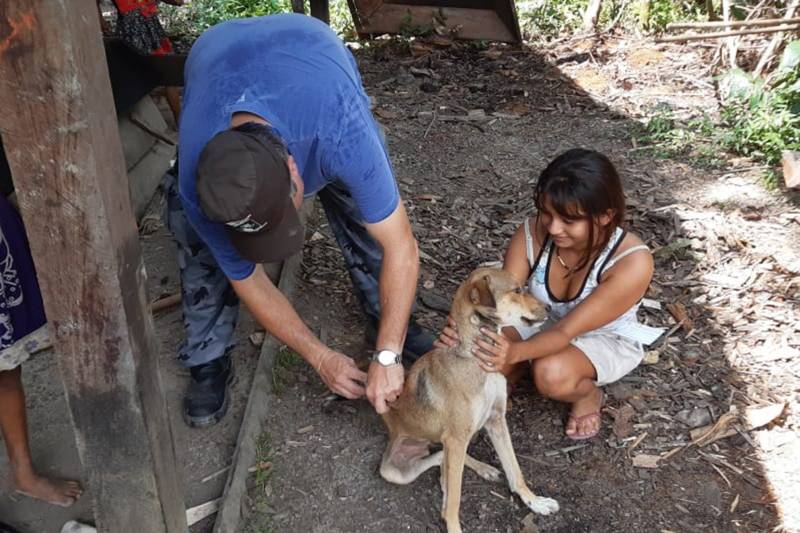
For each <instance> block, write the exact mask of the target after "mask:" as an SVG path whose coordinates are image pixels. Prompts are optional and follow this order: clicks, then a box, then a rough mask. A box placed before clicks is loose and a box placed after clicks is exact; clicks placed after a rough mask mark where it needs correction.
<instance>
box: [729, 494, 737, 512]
mask: <svg viewBox="0 0 800 533" xmlns="http://www.w3.org/2000/svg"><path fill="white" fill-rule="evenodd" d="M738 506H739V495H738V494H737V495H736V497H735V498H734V499H733V502H731V510H730V512H731V514H733V513H734V511H736V507H738Z"/></svg>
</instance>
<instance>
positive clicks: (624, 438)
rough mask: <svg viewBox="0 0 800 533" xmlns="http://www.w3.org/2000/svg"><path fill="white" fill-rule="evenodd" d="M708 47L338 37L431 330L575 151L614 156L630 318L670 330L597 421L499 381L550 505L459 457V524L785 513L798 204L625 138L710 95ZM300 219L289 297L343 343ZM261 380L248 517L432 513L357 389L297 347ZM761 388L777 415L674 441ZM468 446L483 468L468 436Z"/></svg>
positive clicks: (429, 482)
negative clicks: (570, 421) (621, 191)
mask: <svg viewBox="0 0 800 533" xmlns="http://www.w3.org/2000/svg"><path fill="white" fill-rule="evenodd" d="M709 54H710V52H708V51H706V50H705V49H702V48H687V47H683V48H679V47H673V48H669V47H660V48H656V47H655V46H654V45H652V44H651V43H646V42H632V41H625V40H621V39H620V40H616V39H613V40H611V39H610V40H608V41H607V42H596V41H579V40H578V41H563V42H561V43H557V44H556V45H554V46H553V47H551V48H549V49H548V50H546V51H537V50H528V49H526V50H522V51H520V50H515V49H509V48H504V47H492V48H489V49H484V48H481V47H476V46H473V45H466V46H445V47H436V46H433V45H429V44H428V45H426V44H424V43H422V44H421V43H418V42H416V43H413V44H412V45H411V46H410V48H409V47H408V46H407V45H402V44H397V43H394V44H390V43H383V44H381V43H376V44H373V45H370V46H367V47H365V48H362V49H360V50H357V51H356V55H357V57H358V59H359V62H360V66H361V70H362V75H363V78H364V83H365V86H366V87H367V91H368V93H369V94H370V95H371V96H372V97H373V99H374V112H375V114H376V116H377V117H378V118H379V120H380V121H381V122H382V123H383V124H384V125H385V126H386V127H387V129H388V132H387V138H388V143H389V147H390V153H391V156H392V160H393V163H394V165H395V170H396V173H397V177H398V181H399V184H400V188H401V190H402V193H403V196H404V199H405V201H406V205H407V208H408V210H409V213H410V216H411V219H412V221H413V224H414V230H415V233H416V235H417V237H418V240H419V243H420V247H421V252H422V276H421V281H420V295H421V300H422V304H421V305H420V306H419V309H418V312H417V316H418V317H419V319H420V321H421V322H423V323H424V324H426V325H428V326H429V327H430V328H431V329H432V330H435V331H438V330H439V328H440V327H441V324H442V323H443V320H444V317H445V316H446V310H447V307H448V305H449V301H450V297H451V296H452V293H453V291H454V290H455V288H456V286H457V285H458V283H460V282H461V281H462V280H463V279H464V277H465V276H466V274H467V273H468V272H469V271H470V270H472V269H473V268H475V267H477V266H478V265H480V264H484V263H487V262H492V261H498V260H500V259H501V256H502V252H503V250H504V248H505V245H506V242H507V239H508V238H509V237H510V235H511V234H512V232H513V231H514V230H515V229H516V228H517V227H518V225H519V224H520V223H521V222H522V220H523V218H524V217H525V216H527V215H529V214H531V213H532V205H531V189H532V187H531V186H532V184H533V182H534V181H535V178H536V176H537V174H538V172H540V171H541V169H543V167H544V165H545V164H546V162H547V161H548V160H550V159H551V158H552V157H554V156H555V155H556V154H558V153H559V152H561V151H563V150H566V149H568V148H572V147H575V146H581V147H588V148H594V149H597V150H600V151H602V152H604V153H605V154H607V155H608V156H609V157H610V158H611V159H612V160H613V161H614V162H615V163H616V165H617V166H618V168H619V169H620V171H621V174H622V176H623V179H624V182H625V187H626V192H627V196H628V200H629V210H628V216H627V221H628V224H629V227H630V229H631V230H632V231H634V232H636V233H637V234H639V235H641V236H642V237H643V238H644V239H645V241H646V242H647V243H648V244H649V245H650V247H651V248H652V249H653V250H654V252H655V258H656V264H657V272H656V276H655V280H654V282H653V284H652V287H651V289H650V291H649V292H648V295H647V296H648V298H650V299H652V300H654V301H655V302H658V303H659V304H660V309H655V308H652V307H651V308H643V309H642V311H641V312H640V318H641V319H642V320H643V321H644V322H646V323H648V324H651V325H654V326H663V327H666V328H669V336H668V337H667V338H666V339H662V340H660V341H657V342H656V343H655V344H654V345H653V346H652V347H651V351H650V353H649V354H648V358H647V359H648V361H649V362H650V363H651V364H647V365H643V366H641V367H640V368H638V369H637V370H636V371H634V372H633V373H632V374H631V375H629V376H627V377H626V378H624V379H623V380H622V381H621V382H619V383H617V384H614V385H613V386H610V387H608V393H609V402H608V404H607V407H606V408H605V409H604V413H605V414H604V429H603V431H602V433H601V435H600V436H599V437H598V438H596V439H594V440H591V441H589V442H586V443H583V444H580V445H577V446H575V443H574V442H572V441H570V440H568V439H566V438H565V437H564V435H563V423H564V419H565V416H566V413H567V410H566V406H565V405H561V404H558V403H557V402H553V401H549V400H546V399H543V398H542V397H540V396H538V395H537V394H536V393H535V391H534V390H533V387H532V385H531V383H530V382H527V383H525V384H523V386H521V387H519V388H518V389H517V391H516V392H515V395H514V397H513V408H512V410H511V412H510V415H509V424H510V427H511V431H512V437H513V441H514V445H515V448H516V452H517V455H518V457H519V460H520V463H521V466H522V470H523V472H524V474H525V477H526V479H527V480H528V483H529V485H530V486H531V488H532V489H533V490H534V491H535V492H537V493H540V494H543V495H546V496H549V497H552V498H555V499H556V500H558V501H559V503H560V505H561V511H560V512H559V513H557V514H555V515H552V516H548V517H540V516H533V515H530V513H529V511H528V510H527V509H526V508H525V507H524V506H523V505H522V504H521V502H520V501H519V500H518V499H516V498H515V497H513V496H512V495H511V494H510V492H509V490H508V489H507V487H506V486H504V485H502V484H496V485H493V484H490V483H488V482H486V481H483V480H481V479H480V478H478V477H477V476H476V475H475V474H473V473H472V472H469V471H467V472H466V474H465V485H464V490H463V493H464V496H463V499H462V506H461V520H462V525H463V527H464V529H465V531H503V532H505V531H509V532H516V531H525V532H534V531H540V530H541V531H562V532H577V531H593V532H594V531H663V532H667V531H682V532H683V531H747V532H755V531H772V530H773V529H774V528H776V527H780V526H781V524H782V525H783V527H784V528H785V529H786V530H797V528H798V527H800V522H798V521H797V520H798V518H797V517H798V514H797V509H796V507H795V506H796V505H797V504H796V500H797V498H796V496H797V487H796V486H794V484H796V482H797V479H800V477H798V468H797V466H796V465H795V464H793V463H792V461H791V457H792V456H796V453H797V452H798V451H799V450H798V446H797V438H796V435H797V429H798V426H797V423H798V419H797V413H798V411H797V403H798V399H799V398H798V390H800V389H798V383H800V372H798V360H800V359H799V358H798V349H797V348H798V345H797V342H798V340H797V339H798V336H797V318H798V286H797V284H796V279H797V278H796V275H797V273H798V270H799V269H798V263H797V255H796V252H795V251H796V250H797V245H798V242H800V238H798V237H799V236H800V226H799V225H798V221H800V212H799V210H798V208H797V204H796V203H795V202H796V200H792V199H791V198H787V197H786V196H785V194H783V193H781V192H768V191H767V190H766V189H765V188H764V187H762V185H761V184H760V183H759V171H760V169H759V168H757V166H756V165H754V164H753V163H751V162H749V161H746V160H742V159H737V158H733V157H731V156H728V155H727V154H724V153H721V152H719V151H718V150H717V152H719V153H718V157H719V159H718V160H717V161H713V162H712V163H709V162H708V160H707V159H702V158H700V157H698V156H697V155H696V154H694V153H692V152H689V153H686V154H684V155H683V156H681V157H676V158H672V159H663V158H661V157H658V153H657V152H656V150H655V148H656V147H648V146H643V141H642V126H641V121H640V120H639V119H640V118H641V117H642V116H644V115H645V114H646V113H648V112H650V111H651V110H652V108H653V106H657V105H660V106H669V107H670V108H671V109H673V110H675V111H676V113H678V114H680V115H682V116H685V117H690V116H692V115H695V116H698V115H700V114H701V113H702V112H707V113H710V114H712V115H713V113H715V110H716V99H715V98H714V92H713V91H714V89H713V83H712V82H711V77H710V73H709V72H708V71H707V69H706V67H705V65H707V64H708V60H709V58H710V57H709ZM318 213H319V212H318ZM308 234H309V237H310V240H309V243H308V245H307V246H306V250H305V257H304V261H303V263H304V264H303V274H302V281H301V283H300V288H299V290H298V293H299V296H298V300H297V306H298V308H299V309H300V310H301V311H302V313H303V315H304V316H305V317H306V318H307V320H308V322H309V323H310V324H311V326H312V328H313V329H314V330H315V331H317V332H318V333H319V334H320V335H321V337H322V338H323V339H326V340H327V342H329V343H330V345H331V346H333V347H334V348H336V349H339V350H341V351H344V352H345V353H348V354H350V355H352V356H353V357H356V358H363V357H365V355H366V354H367V352H368V350H369V349H370V347H369V346H368V345H367V344H366V343H365V341H364V337H363V330H364V322H363V319H362V316H361V314H360V311H359V309H358V304H357V302H356V301H354V299H353V298H352V296H351V294H350V285H349V280H348V278H347V275H346V274H345V272H344V269H343V263H342V261H341V259H340V257H339V253H338V249H337V247H336V243H335V241H334V240H333V239H332V237H331V234H330V232H329V231H328V228H327V226H326V224H325V220H324V217H323V216H322V215H319V214H318V216H317V218H316V219H315V220H313V221H312V223H311V224H310V227H309V228H308ZM667 304H670V305H671V306H672V307H671V311H669V310H668V309H667ZM673 314H674V315H675V316H677V317H678V319H684V318H685V322H684V326H683V327H681V326H680V325H678V322H677V321H676V319H675V318H674V317H673ZM676 326H677V327H676ZM276 379H278V380H279V382H280V383H281V389H282V392H281V394H280V395H279V396H278V398H277V400H276V403H275V404H274V407H273V410H272V412H271V414H270V419H269V422H268V426H267V427H269V428H270V429H269V431H268V433H267V434H265V436H264V438H263V446H262V457H261V463H260V465H259V468H260V470H259V472H258V475H257V476H256V478H254V479H253V480H252V481H253V486H252V488H251V491H250V499H251V502H250V503H251V505H250V514H249V517H248V520H247V526H246V528H245V530H246V531H254V532H255V531H258V532H261V531H298V532H299V531H312V532H322V531H326V532H331V531H332V532H337V531H340V532H345V531H367V530H369V531H375V530H380V531H405V530H410V531H444V529H443V523H442V522H441V520H440V518H439V507H440V503H441V492H440V489H439V483H438V470H436V469H434V470H432V471H429V472H427V473H426V474H424V475H423V476H421V477H420V479H418V480H417V481H416V482H414V483H413V484H411V485H408V486H394V485H390V484H388V483H386V482H384V481H383V480H382V479H381V478H380V476H379V475H378V472H377V468H378V464H379V461H380V456H381V453H382V451H383V447H384V445H385V442H386V438H385V434H384V431H383V429H382V427H381V425H380V420H379V419H378V418H377V416H376V415H375V414H374V412H373V411H372V410H371V409H370V408H369V406H368V405H366V403H364V402H340V401H330V400H329V399H328V395H327V391H326V390H325V388H324V387H323V385H322V384H321V382H320V380H319V379H318V378H317V377H316V375H315V374H314V372H313V371H312V370H310V369H309V368H308V367H307V366H306V365H303V364H297V365H294V364H283V365H282V366H281V371H280V375H279V376H278V377H277V378H276ZM765 405H766V406H769V407H767V410H769V409H773V410H774V409H777V411H778V412H781V411H783V414H782V415H781V416H780V417H779V418H777V420H773V421H771V422H770V423H769V424H767V425H764V426H761V427H760V428H758V429H753V430H752V431H747V430H748V427H743V426H742V425H739V426H738V427H739V429H740V430H741V431H740V432H739V433H737V432H736V431H734V430H731V431H733V433H734V435H733V436H728V437H726V438H724V439H720V440H717V441H716V442H713V443H711V444H708V445H705V446H700V445H690V443H691V442H692V437H691V436H690V430H691V429H693V428H698V427H700V426H705V425H707V424H711V423H713V422H715V421H718V420H720V418H722V421H721V422H720V425H719V426H718V427H717V429H718V430H719V431H718V432H716V433H714V435H719V434H720V432H721V431H722V430H724V429H730V427H732V426H728V425H726V424H727V422H729V420H730V419H731V418H732V417H725V416H723V415H725V414H726V413H728V412H729V410H730V408H731V406H735V408H737V409H739V411H740V412H741V411H742V410H745V409H747V408H750V409H753V406H765ZM784 406H785V407H784ZM748 412H749V411H748ZM753 412H754V411H753ZM772 416H773V417H774V414H773V415H772ZM761 423H765V422H763V421H762V422H761ZM737 424H738V423H737ZM742 424H743V423H742ZM734 425H735V424H734ZM471 450H472V453H473V454H474V455H475V456H476V457H477V458H479V459H481V460H484V461H487V462H489V463H491V464H494V465H498V462H497V459H496V456H495V455H494V453H493V451H492V450H491V447H490V446H489V444H488V441H487V439H486V438H485V437H484V436H482V435H480V436H478V437H477V438H476V440H475V441H474V442H473V444H472V447H471ZM648 462H650V464H649V466H650V467H649V468H646V467H641V465H647V464H648ZM637 465H639V466H637ZM792 479H794V483H792V481H791V480H792ZM792 491H794V492H792ZM781 513H783V516H781Z"/></svg>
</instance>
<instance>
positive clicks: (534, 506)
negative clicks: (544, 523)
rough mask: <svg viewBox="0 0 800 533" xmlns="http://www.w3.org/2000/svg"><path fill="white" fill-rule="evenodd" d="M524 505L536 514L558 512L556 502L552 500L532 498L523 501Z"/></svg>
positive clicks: (538, 497) (539, 497)
mask: <svg viewBox="0 0 800 533" xmlns="http://www.w3.org/2000/svg"><path fill="white" fill-rule="evenodd" d="M525 505H527V506H528V508H529V509H530V510H531V511H533V512H534V513H538V514H544V515H548V514H552V513H555V512H557V511H558V502H557V501H555V500H554V499H553V498H542V497H541V496H534V497H533V499H532V500H530V501H525Z"/></svg>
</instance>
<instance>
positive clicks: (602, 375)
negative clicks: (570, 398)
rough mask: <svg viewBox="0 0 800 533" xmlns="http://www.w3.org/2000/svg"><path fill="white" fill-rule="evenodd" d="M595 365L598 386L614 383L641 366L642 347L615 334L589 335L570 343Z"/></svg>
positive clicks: (576, 338)
mask: <svg viewBox="0 0 800 533" xmlns="http://www.w3.org/2000/svg"><path fill="white" fill-rule="evenodd" d="M570 344H572V345H573V346H575V347H576V348H577V349H579V350H580V351H582V352H583V353H584V355H586V357H588V358H589V361H591V362H592V365H594V369H595V371H596V372H597V380H596V381H595V383H596V384H597V385H598V386H602V385H608V384H609V383H614V382H615V381H618V380H619V379H620V378H622V377H623V376H625V375H626V374H629V373H630V372H631V371H632V370H633V369H634V368H636V367H637V366H639V363H641V362H642V358H643V357H644V349H643V348H642V345H641V344H639V343H638V342H636V341H632V340H630V339H626V338H625V337H621V336H619V335H616V334H614V333H587V334H586V335H581V336H579V337H575V338H574V339H572V342H571V343H570Z"/></svg>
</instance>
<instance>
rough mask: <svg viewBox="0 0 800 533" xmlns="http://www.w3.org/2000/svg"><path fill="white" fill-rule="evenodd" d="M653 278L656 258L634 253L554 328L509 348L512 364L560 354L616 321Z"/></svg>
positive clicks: (634, 302)
mask: <svg viewBox="0 0 800 533" xmlns="http://www.w3.org/2000/svg"><path fill="white" fill-rule="evenodd" d="M652 277H653V257H652V256H651V255H650V254H649V253H633V254H631V255H629V256H627V257H625V258H624V259H622V260H620V261H619V263H617V264H616V265H614V267H613V268H612V269H611V270H609V271H608V272H607V273H605V274H604V276H603V278H602V279H601V281H600V284H599V285H598V286H597V288H596V289H595V290H594V291H592V293H591V294H590V295H589V296H588V297H587V298H586V299H585V300H584V301H583V302H581V303H580V304H579V305H578V306H577V307H575V309H573V310H572V311H570V312H569V313H568V314H567V315H566V316H565V317H564V318H562V319H561V320H559V321H558V322H557V323H556V324H554V325H553V327H552V328H550V329H548V330H547V331H543V332H541V333H537V334H536V335H534V336H533V337H531V338H530V339H528V340H526V341H523V342H518V343H514V344H512V345H511V347H510V353H509V362H520V361H525V360H528V359H538V358H540V357H545V356H548V355H552V354H554V353H558V352H560V351H562V350H563V349H564V348H566V347H567V346H568V345H569V343H570V342H571V341H572V339H574V338H575V337H578V336H579V335H583V334H584V333H588V332H590V331H593V330H596V329H598V328H601V327H603V326H605V325H606V324H609V323H610V322H613V321H614V320H616V319H617V318H619V317H620V316H621V315H622V314H623V313H625V311H627V310H628V309H630V308H631V307H633V306H634V305H635V304H636V302H638V301H639V300H640V299H641V298H642V296H644V293H645V292H646V291H647V287H648V286H649V285H650V280H651V278H652Z"/></svg>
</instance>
